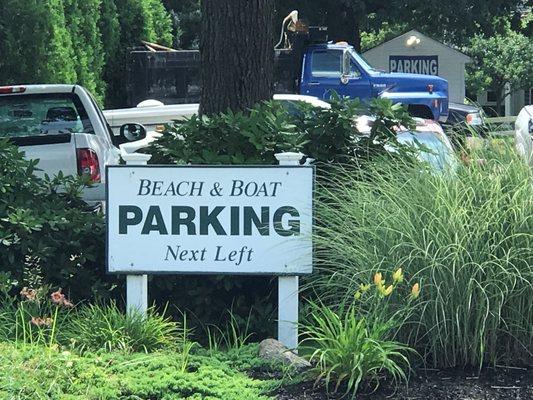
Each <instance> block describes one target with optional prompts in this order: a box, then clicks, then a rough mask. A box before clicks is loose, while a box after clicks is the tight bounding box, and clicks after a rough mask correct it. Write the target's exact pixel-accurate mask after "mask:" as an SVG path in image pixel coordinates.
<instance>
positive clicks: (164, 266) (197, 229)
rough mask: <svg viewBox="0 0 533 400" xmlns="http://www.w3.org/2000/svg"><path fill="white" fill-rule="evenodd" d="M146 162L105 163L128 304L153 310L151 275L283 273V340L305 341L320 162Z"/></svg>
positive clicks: (134, 158)
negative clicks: (303, 319)
mask: <svg viewBox="0 0 533 400" xmlns="http://www.w3.org/2000/svg"><path fill="white" fill-rule="evenodd" d="M301 157H302V154H300V153H281V154H276V158H277V159H278V161H279V163H280V165H279V166H185V165H184V166H170V165H167V166H148V165H146V163H147V161H148V159H149V158H150V156H147V155H144V154H129V155H124V156H123V158H124V160H125V161H126V164H127V165H123V166H109V167H107V169H106V185H107V191H106V196H107V198H106V203H107V214H106V218H107V269H108V272H109V273H122V274H126V275H127V295H126V298H127V307H128V310H133V309H136V310H138V311H140V312H142V313H145V312H146V310H147V307H148V285H147V275H148V274H230V275H247V274H256V275H278V276H279V278H278V279H279V293H278V302H279V305H278V338H279V340H280V341H281V342H282V343H284V344H285V345H286V346H287V347H289V348H291V349H296V348H297V346H298V277H299V275H302V274H309V273H311V272H312V268H313V245H312V229H313V185H314V168H313V167H312V166H299V160H300V159H301Z"/></svg>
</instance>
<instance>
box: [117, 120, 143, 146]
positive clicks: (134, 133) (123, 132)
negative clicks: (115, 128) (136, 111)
mask: <svg viewBox="0 0 533 400" xmlns="http://www.w3.org/2000/svg"><path fill="white" fill-rule="evenodd" d="M120 136H121V137H122V138H124V139H126V141H127V142H135V141H137V140H142V139H144V138H145V137H146V128H145V127H144V126H142V125H141V124H124V125H122V126H121V127H120Z"/></svg>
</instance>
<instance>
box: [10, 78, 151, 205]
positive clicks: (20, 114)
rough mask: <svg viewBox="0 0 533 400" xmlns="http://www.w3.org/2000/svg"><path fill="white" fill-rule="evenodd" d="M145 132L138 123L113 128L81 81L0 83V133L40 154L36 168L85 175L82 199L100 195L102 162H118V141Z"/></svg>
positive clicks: (28, 153) (35, 156)
mask: <svg viewBox="0 0 533 400" xmlns="http://www.w3.org/2000/svg"><path fill="white" fill-rule="evenodd" d="M145 136H146V130H145V128H144V127H143V126H142V125H139V124H124V125H122V126H121V128H120V129H119V135H118V136H115V135H113V132H112V131H111V128H110V127H109V125H108V124H107V121H106V119H105V117H104V115H103V114H102V111H101V110H100V108H99V107H98V105H97V104H96V102H95V100H94V98H93V96H92V95H91V94H90V93H89V92H88V91H87V90H86V89H84V88H83V87H81V86H79V85H26V86H3V87H0V138H8V139H9V140H10V141H11V142H13V143H15V144H16V145H18V146H19V147H20V148H21V149H22V150H23V151H24V153H25V155H26V157H27V158H29V159H39V164H38V165H37V167H38V168H39V171H38V172H37V174H40V175H43V174H45V173H46V174H48V175H50V176H52V175H55V174H57V173H58V172H60V171H61V172H63V173H64V174H65V175H75V174H78V175H88V176H89V177H90V180H91V182H92V183H93V186H92V187H89V188H86V190H85V192H84V199H85V200H88V201H91V200H95V201H98V200H102V199H103V198H104V196H103V185H102V184H103V183H104V180H105V175H104V174H103V172H104V166H105V165H113V164H118V163H119V160H120V152H119V149H118V148H117V146H118V145H120V144H121V143H124V142H129V141H135V140H139V139H142V138H144V137H145Z"/></svg>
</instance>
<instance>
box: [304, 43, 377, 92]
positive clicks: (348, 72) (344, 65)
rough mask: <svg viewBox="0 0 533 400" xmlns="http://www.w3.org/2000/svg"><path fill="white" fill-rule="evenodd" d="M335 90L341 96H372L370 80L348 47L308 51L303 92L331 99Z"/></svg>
mask: <svg viewBox="0 0 533 400" xmlns="http://www.w3.org/2000/svg"><path fill="white" fill-rule="evenodd" d="M309 56H310V57H309ZM332 91H335V92H337V93H338V94H339V95H341V96H348V97H350V98H361V99H365V98H368V97H370V81H369V78H368V76H367V74H366V73H365V71H364V70H362V69H360V68H359V67H358V65H357V64H356V62H355V61H354V60H353V59H352V58H351V57H350V54H349V52H348V51H347V50H343V49H316V50H313V51H312V52H311V54H308V55H307V59H306V68H305V72H304V79H302V84H301V89H300V92H301V94H305V95H310V96H315V97H318V98H321V99H329V97H330V96H331V92H332Z"/></svg>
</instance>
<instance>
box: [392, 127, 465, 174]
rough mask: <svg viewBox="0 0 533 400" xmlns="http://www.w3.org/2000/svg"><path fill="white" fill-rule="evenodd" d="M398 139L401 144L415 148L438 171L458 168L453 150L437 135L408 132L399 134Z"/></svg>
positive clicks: (422, 158) (421, 157)
mask: <svg viewBox="0 0 533 400" xmlns="http://www.w3.org/2000/svg"><path fill="white" fill-rule="evenodd" d="M397 138H398V142H399V143H401V144H405V145H408V146H412V147H413V148H415V149H416V150H417V154H418V156H419V157H420V159H421V160H423V161H426V162H427V163H428V164H429V165H430V166H431V167H432V168H433V169H435V170H437V171H444V170H447V169H455V167H456V166H457V160H456V158H455V154H454V152H453V149H452V148H451V147H450V146H448V145H446V143H444V142H443V141H442V140H441V139H440V138H439V137H438V135H437V134H436V133H433V132H410V131H407V132H402V133H399V134H398V136H397Z"/></svg>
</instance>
